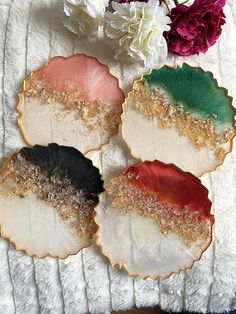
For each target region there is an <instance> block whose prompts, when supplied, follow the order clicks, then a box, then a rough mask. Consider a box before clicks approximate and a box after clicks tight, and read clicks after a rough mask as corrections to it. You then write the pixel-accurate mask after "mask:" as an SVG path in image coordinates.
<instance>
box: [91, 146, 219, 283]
mask: <svg viewBox="0 0 236 314" xmlns="http://www.w3.org/2000/svg"><path fill="white" fill-rule="evenodd" d="M125 143H126V142H125ZM126 145H127V144H126ZM127 147H128V145H127ZM128 148H129V147H128ZM141 163H143V162H142V161H140V159H139V160H138V164H136V165H135V167H138V166H139V165H140V164H141ZM167 165H174V164H173V163H167ZM126 169H127V168H125V169H124V170H123V172H124V171H125V170H126ZM182 171H183V170H182ZM123 172H122V173H123ZM183 172H186V173H188V174H190V175H193V174H191V173H190V172H188V171H183ZM115 177H117V176H115ZM195 177H196V176H195ZM196 178H197V179H198V180H199V181H200V183H201V180H200V178H198V177H196ZM201 184H202V183H201ZM206 189H207V188H206ZM105 194H107V192H106V191H104V192H102V193H100V194H99V202H98V204H97V205H96V206H95V207H94V211H95V215H94V221H95V223H96V225H97V226H98V229H97V231H96V232H95V234H96V239H95V240H96V244H97V245H98V246H99V248H100V250H101V252H102V254H103V255H104V256H106V257H107V258H108V260H109V261H110V263H111V265H112V267H118V268H119V269H122V270H125V271H126V272H127V273H128V274H129V275H130V276H134V277H137V278H140V279H148V278H150V279H152V280H164V279H167V278H169V277H170V276H171V275H173V274H177V275H178V274H180V273H181V272H185V271H186V270H188V269H192V267H193V266H194V264H195V263H196V262H198V261H200V259H201V257H202V255H203V253H204V252H205V251H206V250H207V249H208V247H209V246H210V245H211V243H213V241H214V239H213V230H214V229H215V217H214V214H213V213H212V211H213V208H212V207H211V213H210V214H211V216H212V217H213V223H212V224H211V238H210V240H209V243H207V244H206V246H205V247H204V248H203V250H202V251H201V252H200V253H199V257H198V258H197V259H195V260H194V261H193V263H192V264H190V265H189V266H188V267H186V268H184V269H180V270H179V272H171V273H170V274H168V275H167V276H164V277H163V276H156V277H152V276H146V277H145V276H141V275H139V274H135V273H131V272H129V271H128V269H127V266H126V264H120V263H117V262H115V261H114V260H113V258H112V256H110V255H109V254H108V253H106V252H105V251H104V248H103V246H102V243H101V242H100V241H99V238H98V234H99V230H100V224H99V222H98V215H99V213H98V209H99V207H101V203H102V202H101V199H102V198H103V196H104V195H105ZM206 197H207V198H208V199H209V190H208V189H207V195H206ZM209 200H210V199H209Z"/></svg>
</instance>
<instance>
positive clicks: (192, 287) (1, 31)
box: [0, 0, 236, 314]
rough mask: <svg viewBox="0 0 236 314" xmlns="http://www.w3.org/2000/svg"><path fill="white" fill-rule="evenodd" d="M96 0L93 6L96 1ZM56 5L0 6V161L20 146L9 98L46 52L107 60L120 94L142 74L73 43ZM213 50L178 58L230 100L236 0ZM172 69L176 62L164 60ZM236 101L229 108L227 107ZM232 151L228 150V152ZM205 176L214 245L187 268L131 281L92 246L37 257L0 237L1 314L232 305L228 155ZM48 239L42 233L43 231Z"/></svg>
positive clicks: (234, 186) (12, 2)
mask: <svg viewBox="0 0 236 314" xmlns="http://www.w3.org/2000/svg"><path fill="white" fill-rule="evenodd" d="M94 1H96V0H94ZM58 3H59V1H58V0H53V1H50V0H22V1H19V0H1V1H0V45H1V46H0V82H1V85H0V157H1V159H3V157H4V156H5V155H7V154H9V153H11V152H12V151H13V150H15V149H17V148H20V147H22V146H23V145H25V144H24V143H23V140H22V138H21V135H20V133H19V131H18V128H17V126H16V119H17V113H16V103H17V92H18V91H19V89H20V88H21V86H22V81H23V79H24V77H25V76H26V75H27V74H29V73H30V71H31V70H33V69H35V68H36V67H39V66H41V65H42V64H44V63H45V62H46V61H47V60H48V58H49V57H50V56H54V55H70V54H71V53H72V52H74V51H79V52H86V53H87V54H90V55H93V56H97V57H98V58H99V59H100V60H101V61H103V62H105V63H108V64H109V65H110V66H111V67H112V69H113V71H114V72H115V73H116V75H117V76H119V78H120V80H121V84H122V86H123V88H124V89H125V91H126V92H127V91H128V90H129V89H130V88H131V84H132V81H133V79H134V78H138V77H139V76H140V74H141V73H144V72H145V69H142V68H140V67H139V68H137V66H135V65H133V66H122V65H121V64H120V63H118V62H115V61H114V60H113V56H112V52H111V51H110V49H109V48H108V47H106V45H105V44H104V43H103V40H102V39H101V38H100V39H99V38H97V39H94V40H90V41H89V42H88V41H86V40H78V38H76V37H74V36H73V35H72V34H70V33H69V32H68V31H67V30H66V29H65V28H64V27H63V26H62V24H61V21H60V18H59V8H58ZM225 13H226V16H227V24H226V25H225V26H224V31H223V35H222V36H221V38H220V40H219V42H218V44H217V45H215V46H214V47H212V48H211V49H210V50H209V52H208V53H207V54H206V55H204V56H201V57H194V58H190V59H188V58H187V59H185V60H184V61H186V62H188V63H190V64H191V65H200V66H202V67H203V68H204V69H205V70H210V71H212V72H213V73H214V76H215V77H216V78H217V79H218V82H219V84H220V85H222V86H224V87H226V88H228V90H229V94H230V95H232V96H233V97H235V99H236V2H235V0H228V3H227V4H226V7H225ZM168 62H169V63H170V64H181V63H182V62H183V58H177V57H175V58H174V57H171V58H169V60H168ZM234 104H235V105H236V102H235V103H234ZM235 149H236V148H235ZM235 149H234V151H233V153H231V154H230V155H228V156H227V158H226V161H225V163H224V165H223V166H221V167H220V168H218V169H217V171H215V172H214V173H212V174H210V175H205V176H204V177H203V183H204V184H205V185H206V186H207V187H208V189H209V190H210V198H211V199H212V201H213V210H214V213H215V229H214V242H213V243H212V245H211V246H210V248H209V249H208V250H207V252H205V253H204V254H203V257H202V259H201V261H200V262H196V263H195V265H194V267H193V268H192V270H189V271H187V272H185V273H182V274H180V275H172V276H171V277H170V278H169V279H167V280H163V281H161V282H159V281H151V280H139V279H135V278H133V277H130V276H128V275H127V274H126V273H125V272H122V271H120V270H118V269H114V268H112V267H111V266H109V264H108V262H107V260H106V259H105V258H103V257H102V256H101V255H100V254H99V253H98V252H97V249H96V248H88V249H84V250H83V251H82V252H80V253H79V254H77V255H76V256H72V257H69V258H67V259H66V260H56V259H53V258H45V259H42V260H39V259H37V258H31V257H28V256H26V255H24V254H23V253H21V252H17V251H16V250H15V249H14V246H13V245H9V242H8V241H6V240H3V239H0V313H1V314H11V313H21V314H27V313H29V314H34V313H52V314H60V313H68V314H69V313H70V314H79V313H88V312H90V313H109V312H110V311H112V310H118V309H129V308H131V307H132V306H135V305H136V306H138V307H141V306H155V305H159V306H160V307H161V308H162V309H165V310H172V311H180V310H182V309H186V310H188V311H198V312H206V311H213V312H222V311H226V310H232V309H236V150H235ZM48 237H50V235H48Z"/></svg>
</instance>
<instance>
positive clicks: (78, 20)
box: [63, 0, 109, 36]
mask: <svg viewBox="0 0 236 314" xmlns="http://www.w3.org/2000/svg"><path fill="white" fill-rule="evenodd" d="M108 2H109V0H64V13H65V15H64V18H63V23H64V26H65V27H67V28H68V29H69V30H70V31H71V32H73V33H75V34H78V35H79V36H88V35H91V34H94V33H95V32H96V31H97V30H98V27H99V26H100V25H102V23H103V17H104V13H105V9H106V7H107V6H108Z"/></svg>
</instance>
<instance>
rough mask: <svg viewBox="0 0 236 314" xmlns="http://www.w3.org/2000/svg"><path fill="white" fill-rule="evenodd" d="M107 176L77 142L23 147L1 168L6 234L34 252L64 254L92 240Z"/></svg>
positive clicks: (0, 211)
mask: <svg viewBox="0 0 236 314" xmlns="http://www.w3.org/2000/svg"><path fill="white" fill-rule="evenodd" d="M102 191H103V182H102V180H101V176H100V174H99V171H98V169H97V168H96V167H94V166H93V165H92V162H91V161H90V160H89V159H87V158H85V157H84V156H83V155H82V154H81V153H80V152H79V151H77V150H76V149H75V148H72V147H66V146H58V145H57V144H50V145H48V146H47V147H44V146H39V145H36V146H34V147H33V148H23V149H21V150H20V151H19V152H18V153H15V154H13V155H12V156H11V157H9V158H8V159H7V160H6V161H5V163H4V165H3V167H2V169H1V171H0V227H1V235H2V236H3V237H5V238H8V239H10V240H11V241H12V242H13V243H14V244H15V245H16V248H17V249H18V250H23V251H26V253H27V254H28V255H30V256H33V255H35V256H37V257H44V256H46V255H50V256H54V257H60V258H65V257H66V256H68V255H69V254H76V253H77V252H78V251H79V250H80V249H81V248H83V247H86V246H89V245H90V241H91V238H92V235H93V234H94V232H96V229H97V228H96V225H95V223H94V219H93V218H94V207H95V205H97V204H98V194H99V193H100V192H102Z"/></svg>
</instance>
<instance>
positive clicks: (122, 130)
mask: <svg viewBox="0 0 236 314" xmlns="http://www.w3.org/2000/svg"><path fill="white" fill-rule="evenodd" d="M184 64H186V65H188V66H190V65H189V64H187V63H186V62H184V63H183V64H182V66H183V65H184ZM182 66H179V65H176V66H169V65H163V66H161V67H159V68H154V69H152V70H150V71H149V73H148V74H143V75H142V76H141V79H139V80H136V81H134V83H133V87H134V85H135V84H136V83H139V82H141V81H142V80H143V78H144V76H146V75H150V74H151V73H152V71H153V70H159V69H161V68H162V67H168V68H171V69H177V68H181V67H182ZM190 67H191V68H195V69H201V71H202V72H204V73H208V74H209V75H210V76H211V78H212V80H213V81H214V83H215V86H216V88H217V89H219V88H220V89H222V90H224V94H225V96H226V97H228V98H230V104H231V107H232V108H233V111H234V113H235V115H234V122H235V120H236V109H235V108H234V106H233V97H232V96H229V94H228V90H227V89H226V88H225V87H220V86H219V85H218V82H217V80H216V79H215V78H214V75H213V73H212V72H211V71H205V70H204V69H203V68H201V67H198V66H190ZM132 91H133V90H132ZM132 91H130V92H129V93H128V95H127V97H126V98H125V101H124V103H123V104H122V109H123V110H122V111H123V112H122V114H121V133H122V137H123V139H124V136H123V134H124V129H123V128H124V123H123V116H124V115H125V113H126V108H127V106H128V103H127V100H128V98H129V96H130V94H131V93H132ZM232 127H233V129H234V136H233V137H232V138H231V139H230V140H229V141H228V143H229V150H228V152H226V153H225V155H224V156H223V157H222V159H221V160H220V163H219V164H218V165H216V166H214V167H213V169H212V170H209V171H203V172H202V173H201V174H200V175H198V176H197V177H198V178H201V177H202V176H203V175H204V174H207V173H211V172H214V171H216V169H217V168H218V167H220V166H222V164H223V163H224V161H225V158H226V156H227V155H228V154H230V153H231V152H232V150H233V140H234V138H235V137H236V125H235V123H234V124H233V125H232ZM124 141H125V143H126V144H127V146H128V147H129V149H130V151H131V154H132V156H134V158H136V159H139V160H140V157H139V156H137V155H136V153H134V151H133V149H132V148H131V147H130V145H129V144H128V143H127V142H126V140H125V139H124Z"/></svg>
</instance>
